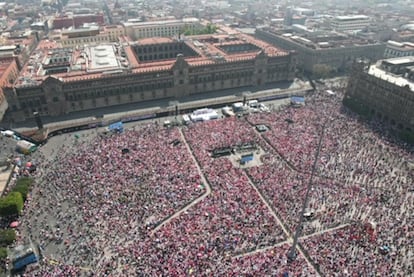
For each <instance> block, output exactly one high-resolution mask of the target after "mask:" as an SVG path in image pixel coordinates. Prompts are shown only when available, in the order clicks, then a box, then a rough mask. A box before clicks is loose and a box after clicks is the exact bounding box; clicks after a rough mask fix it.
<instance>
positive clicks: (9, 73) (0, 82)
mask: <svg viewBox="0 0 414 277" xmlns="http://www.w3.org/2000/svg"><path fill="white" fill-rule="evenodd" d="M18 74H19V68H18V66H17V62H16V59H15V58H13V57H11V58H0V121H1V120H2V119H3V116H4V113H5V112H6V110H7V107H8V105H7V101H6V98H5V96H4V93H3V87H5V86H10V85H11V84H13V83H14V81H15V80H16V79H17V77H18Z"/></svg>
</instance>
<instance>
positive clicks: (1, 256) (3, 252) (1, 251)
mask: <svg viewBox="0 0 414 277" xmlns="http://www.w3.org/2000/svg"><path fill="white" fill-rule="evenodd" d="M6 258H7V248H5V247H0V261H4V260H5V259H6Z"/></svg>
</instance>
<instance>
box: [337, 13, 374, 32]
mask: <svg viewBox="0 0 414 277" xmlns="http://www.w3.org/2000/svg"><path fill="white" fill-rule="evenodd" d="M370 24H371V18H370V17H369V16H366V15H362V14H361V15H340V16H335V17H334V18H333V20H332V21H331V28H332V29H333V30H335V31H338V32H350V31H358V30H362V29H364V28H366V27H368V26H369V25H370Z"/></svg>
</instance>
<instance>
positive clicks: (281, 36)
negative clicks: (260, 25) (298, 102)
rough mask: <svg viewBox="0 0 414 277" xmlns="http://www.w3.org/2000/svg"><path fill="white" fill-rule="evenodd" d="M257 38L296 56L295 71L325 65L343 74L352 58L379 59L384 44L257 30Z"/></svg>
mask: <svg viewBox="0 0 414 277" xmlns="http://www.w3.org/2000/svg"><path fill="white" fill-rule="evenodd" d="M255 36H256V37H257V38H258V39H261V40H264V41H266V42H268V43H271V44H273V45H275V46H276V47H280V48H283V49H287V50H295V51H296V52H297V53H298V68H300V69H302V70H303V71H305V72H309V73H313V72H314V67H315V65H321V64H322V65H327V66H329V67H331V69H332V70H333V71H347V70H349V69H350V68H351V66H352V63H353V61H354V60H355V59H356V58H360V57H366V58H369V59H370V60H374V61H376V60H378V59H381V58H382V57H383V54H384V50H385V45H384V44H383V43H376V42H369V41H365V40H361V39H355V38H349V37H347V36H346V35H339V34H327V35H324V34H322V35H317V34H315V35H312V36H311V35H309V36H299V35H294V34H292V33H287V32H284V31H282V30H280V31H275V30H271V29H257V30H256V33H255Z"/></svg>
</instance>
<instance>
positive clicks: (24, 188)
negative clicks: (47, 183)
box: [12, 177, 34, 202]
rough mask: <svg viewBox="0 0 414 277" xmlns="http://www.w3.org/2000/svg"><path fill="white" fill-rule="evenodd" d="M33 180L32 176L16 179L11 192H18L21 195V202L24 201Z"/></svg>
mask: <svg viewBox="0 0 414 277" xmlns="http://www.w3.org/2000/svg"><path fill="white" fill-rule="evenodd" d="M33 182H34V180H33V179H32V178H29V177H22V178H20V179H18V180H17V182H16V185H15V186H14V188H13V189H12V192H20V194H21V195H22V197H23V202H25V201H26V198H27V195H28V194H29V191H30V188H31V186H32V184H33Z"/></svg>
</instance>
